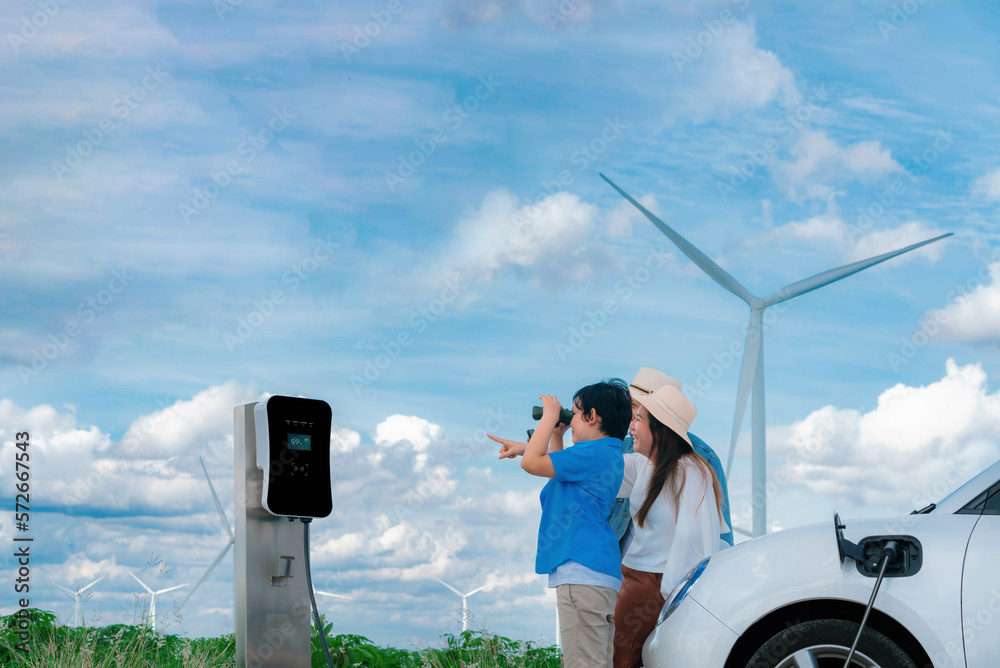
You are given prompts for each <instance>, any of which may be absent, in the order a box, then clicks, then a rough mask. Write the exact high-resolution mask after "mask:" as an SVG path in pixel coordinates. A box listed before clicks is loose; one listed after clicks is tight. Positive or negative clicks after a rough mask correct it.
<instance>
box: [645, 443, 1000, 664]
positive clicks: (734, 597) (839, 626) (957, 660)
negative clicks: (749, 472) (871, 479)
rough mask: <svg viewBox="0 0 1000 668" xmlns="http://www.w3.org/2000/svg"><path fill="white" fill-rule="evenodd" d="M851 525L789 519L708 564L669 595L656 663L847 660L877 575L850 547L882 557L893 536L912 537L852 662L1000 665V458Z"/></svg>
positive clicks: (649, 655) (652, 648)
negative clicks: (939, 495)
mask: <svg viewBox="0 0 1000 668" xmlns="http://www.w3.org/2000/svg"><path fill="white" fill-rule="evenodd" d="M844 525H846V526H844ZM841 527H843V530H842V531H840V530H838V528H837V527H836V526H835V522H833V521H831V522H827V523H823V524H816V525H811V526H806V527H801V528H798V529H790V530H786V531H779V532H777V533H774V534H770V535H767V536H763V537H760V538H756V539H754V540H750V541H747V542H745V543H741V544H739V545H736V546H735V547H733V548H730V549H726V550H723V551H721V552H719V553H717V554H715V555H713V556H712V557H711V558H710V559H706V560H705V561H704V562H702V563H701V564H699V566H698V568H696V569H694V570H693V571H692V572H691V573H690V574H689V575H688V577H686V578H685V579H684V580H683V581H682V582H681V583H680V584H679V585H678V586H677V587H676V588H675V589H674V591H673V592H672V593H671V594H670V596H669V597H668V598H667V603H666V605H665V606H664V608H663V611H662V612H661V613H660V619H659V621H658V622H657V626H656V629H655V630H654V632H653V634H652V635H651V636H650V638H649V639H648V640H647V642H646V648H645V649H646V651H645V652H644V656H643V659H644V664H645V666H646V668H668V667H669V668H792V667H797V668H805V667H806V666H809V667H811V668H843V666H844V661H845V660H846V658H847V655H848V651H849V649H850V648H851V646H852V644H853V642H854V639H855V636H856V635H857V632H858V629H859V628H860V623H861V620H862V617H863V616H864V613H865V608H866V606H867V605H868V604H869V601H870V599H871V597H872V592H873V591H874V588H875V582H876V577H875V576H874V574H872V573H868V572H863V570H862V566H861V565H860V564H859V563H858V562H857V561H855V560H854V559H852V558H850V557H844V558H842V557H841V551H842V550H844V549H846V550H848V551H850V549H851V545H850V543H853V544H855V546H860V547H861V548H862V549H863V550H865V551H866V553H867V555H868V556H869V557H872V556H873V555H874V556H875V557H876V558H877V555H878V552H879V550H880V549H881V547H882V546H884V544H885V543H886V541H888V540H896V541H897V542H898V543H899V544H900V546H901V548H902V549H901V550H900V555H899V557H898V558H897V559H895V560H893V561H890V562H889V565H888V566H887V571H886V575H885V578H884V580H883V581H882V583H881V588H880V589H879V591H878V595H877V597H876V599H875V602H874V607H873V609H872V611H871V615H870V617H869V618H868V620H867V624H866V625H865V631H864V634H863V635H862V638H861V641H860V643H859V645H858V647H857V651H856V653H855V654H854V656H853V659H852V662H851V667H852V668H876V667H878V668H930V667H931V666H933V668H946V667H947V668H959V667H961V668H997V666H1000V566H998V558H1000V462H997V463H996V464H993V465H992V466H990V467H988V468H987V469H986V470H985V471H983V472H982V473H980V474H979V475H977V476H976V477H975V478H973V479H972V480H970V481H969V482H967V483H966V484H964V485H962V486H961V487H960V488H958V489H957V490H955V491H954V492H952V493H951V494H950V495H948V496H947V497H946V498H945V499H944V500H942V501H941V502H940V503H938V504H936V505H934V504H932V505H930V506H928V507H927V508H924V509H922V510H919V511H914V513H913V514H910V515H907V516H904V517H902V518H897V519H892V520H865V521H846V522H844V523H843V524H842V525H841ZM838 534H842V536H843V538H844V539H846V540H844V541H840V540H838ZM848 541H849V543H848ZM859 558H860V557H859ZM869 560H870V559H869Z"/></svg>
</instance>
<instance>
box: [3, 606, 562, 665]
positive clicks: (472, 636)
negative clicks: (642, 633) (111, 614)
mask: <svg viewBox="0 0 1000 668" xmlns="http://www.w3.org/2000/svg"><path fill="white" fill-rule="evenodd" d="M324 624H325V626H324V629H323V630H324V632H325V633H326V635H327V644H328V645H329V648H330V656H331V658H333V662H334V665H335V666H337V668H348V667H350V668H353V667H355V666H365V667H368V666H370V667H372V668H535V667H538V668H559V666H560V664H561V662H562V652H560V651H559V649H558V648H556V647H542V646H539V645H537V644H535V643H531V642H520V641H515V640H511V639H510V638H504V637H503V636H497V635H492V634H489V633H486V632H473V631H463V632H462V633H461V635H458V636H455V635H452V634H445V635H443V636H442V639H443V640H444V643H445V646H444V647H443V648H440V649H436V648H435V649H423V650H419V651H407V650H402V649H396V648H393V647H379V646H377V645H375V644H374V643H373V642H372V641H371V640H369V639H368V638H365V637H364V636H359V635H349V634H347V635H336V636H331V635H329V634H330V631H331V629H332V627H333V625H332V624H327V623H326V622H325V620H324ZM24 625H25V627H24V628H22V618H18V617H15V616H14V615H9V616H6V617H0V666H17V667H18V668H132V667H136V668H138V667H142V668H146V667H149V666H155V667H157V668H159V667H160V666H163V667H164V668H207V667H209V666H222V667H225V666H235V665H236V639H235V637H234V635H233V634H229V635H226V636H222V637H221V638H195V639H189V638H181V637H179V636H176V635H164V634H162V633H158V632H155V631H153V630H152V629H151V628H149V626H128V625H125V624H114V625H111V626H105V627H100V628H87V627H79V628H75V627H69V626H60V625H59V624H57V623H56V616H55V615H54V614H52V613H51V612H44V611H42V610H28V611H27V619H26V620H24ZM19 631H20V632H22V633H24V634H25V636H26V637H22V636H18V635H17V633H18V632H19ZM22 640H23V641H24V642H25V643H26V645H21V644H20V643H22ZM312 665H313V667H314V668H324V667H325V666H326V659H325V657H324V656H323V649H322V646H321V644H320V639H319V633H318V632H317V631H316V629H315V628H313V629H312Z"/></svg>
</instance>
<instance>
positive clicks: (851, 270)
mask: <svg viewBox="0 0 1000 668" xmlns="http://www.w3.org/2000/svg"><path fill="white" fill-rule="evenodd" d="M950 236H952V233H951V232H949V233H948V234H942V235H941V236H939V237H934V238H933V239H927V240H926V241H921V242H918V243H915V244H912V245H910V246H907V247H906V248H900V249H899V250H894V251H890V252H888V253H883V254H882V255H876V256H875V257H870V258H868V259H867V260H861V261H859V262H854V263H852V264H847V265H844V266H843V267H838V268H836V269H831V270H830V271H824V272H823V273H822V274H816V275H815V276H810V277H809V278H806V279H803V280H801V281H798V282H796V283H791V284H790V285H786V286H785V287H783V288H781V289H780V290H778V291H777V292H775V293H774V294H771V295H768V296H767V297H765V298H764V306H771V305H773V304H777V303H779V302H783V301H785V300H788V299H792V298H793V297H798V296H799V295H802V294H805V293H807V292H811V291H813V290H815V289H817V288H821V287H823V286H824V285H828V284H830V283H833V282H834V281H839V280H840V279H842V278H847V277H848V276H850V275H851V274H856V273H858V272H859V271H862V270H863V269H867V268H868V267H872V266H874V265H876V264H879V263H880V262H885V261H886V260H891V259H892V258H894V257H896V256H897V255H902V254H903V253H908V252H909V251H911V250H916V249H917V248H920V247H921V246H926V245H927V244H932V243H934V242H935V241H940V240H941V239H944V238H945V237H950Z"/></svg>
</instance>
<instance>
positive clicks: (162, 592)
mask: <svg viewBox="0 0 1000 668" xmlns="http://www.w3.org/2000/svg"><path fill="white" fill-rule="evenodd" d="M188 584H190V583H188ZM181 587H187V584H182V585H177V586H176V587H167V588H166V589H161V590H160V591H155V592H153V593H154V594H166V593H167V592H168V591H173V590H175V589H180V588H181Z"/></svg>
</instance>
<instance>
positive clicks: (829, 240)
mask: <svg viewBox="0 0 1000 668" xmlns="http://www.w3.org/2000/svg"><path fill="white" fill-rule="evenodd" d="M864 231H865V230H859V229H857V228H855V227H852V226H850V225H848V224H847V223H846V222H845V221H844V220H843V219H842V218H841V217H840V214H839V212H838V211H837V207H836V206H835V205H834V204H833V203H832V200H831V205H830V207H828V210H827V212H826V213H823V214H820V215H817V216H812V217H811V218H807V219H805V220H801V221H793V222H790V223H786V224H784V225H779V226H778V227H775V228H774V229H773V230H772V231H770V232H768V233H767V234H766V235H764V236H763V237H761V238H760V239H758V240H756V241H754V242H753V243H754V245H758V244H761V243H765V242H766V241H767V240H769V239H777V240H778V241H781V242H802V243H805V244H809V245H813V246H816V247H819V248H833V249H836V250H837V251H839V253H840V255H841V257H842V258H843V261H844V263H845V264H847V263H851V262H858V261H860V260H865V259H868V258H870V257H875V256H877V255H882V254H883V253H888V252H891V251H894V250H899V249H900V248H905V247H906V246H909V245H911V244H914V243H917V242H919V241H926V240H927V239H932V238H934V237H936V236H940V235H941V234H942V232H941V231H939V230H935V229H933V228H930V227H927V226H926V225H925V224H924V223H921V222H916V221H910V222H906V223H903V224H902V225H899V226H898V227H893V228H889V229H882V230H874V231H871V232H867V233H866V234H862V232H864ZM943 248H944V243H943V242H940V241H939V242H935V243H933V244H929V245H927V246H922V247H920V248H918V249H916V250H912V251H910V252H908V253H904V254H903V255H900V256H899V257H898V258H893V259H892V260H890V262H891V263H894V264H896V265H899V264H902V263H904V262H909V261H912V260H915V259H916V258H918V257H920V258H923V259H925V260H927V261H929V262H937V261H938V260H939V259H940V258H941V251H942V249H943Z"/></svg>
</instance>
